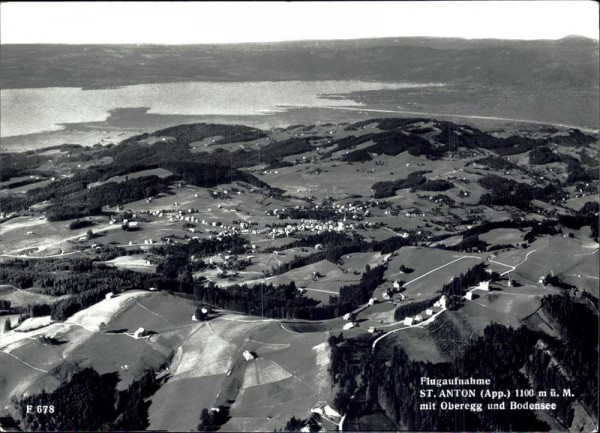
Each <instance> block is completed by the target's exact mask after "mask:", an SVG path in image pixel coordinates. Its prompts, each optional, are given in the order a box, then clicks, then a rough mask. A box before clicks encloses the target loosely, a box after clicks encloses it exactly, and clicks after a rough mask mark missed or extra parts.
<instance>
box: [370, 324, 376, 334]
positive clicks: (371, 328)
mask: <svg viewBox="0 0 600 433" xmlns="http://www.w3.org/2000/svg"><path fill="white" fill-rule="evenodd" d="M375 331H376V329H375V327H374V326H369V334H374V333H375Z"/></svg>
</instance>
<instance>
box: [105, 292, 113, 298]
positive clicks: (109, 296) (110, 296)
mask: <svg viewBox="0 0 600 433" xmlns="http://www.w3.org/2000/svg"><path fill="white" fill-rule="evenodd" d="M113 296H115V294H114V293H113V292H108V293H107V294H106V296H105V297H104V298H105V299H111V298H112V297H113Z"/></svg>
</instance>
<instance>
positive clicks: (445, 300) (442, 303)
mask: <svg viewBox="0 0 600 433" xmlns="http://www.w3.org/2000/svg"><path fill="white" fill-rule="evenodd" d="M439 303H440V308H446V305H447V303H448V298H446V295H442V297H441V298H440V300H439Z"/></svg>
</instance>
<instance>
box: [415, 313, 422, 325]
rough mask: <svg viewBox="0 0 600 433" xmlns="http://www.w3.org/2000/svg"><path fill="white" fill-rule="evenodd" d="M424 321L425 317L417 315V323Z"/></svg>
mask: <svg viewBox="0 0 600 433" xmlns="http://www.w3.org/2000/svg"><path fill="white" fill-rule="evenodd" d="M422 321H423V316H422V315H421V314H417V315H416V316H415V323H419V322H422Z"/></svg>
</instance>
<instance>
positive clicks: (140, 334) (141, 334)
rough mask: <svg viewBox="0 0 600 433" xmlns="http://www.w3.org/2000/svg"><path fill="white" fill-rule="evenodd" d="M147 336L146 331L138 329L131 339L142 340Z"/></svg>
mask: <svg viewBox="0 0 600 433" xmlns="http://www.w3.org/2000/svg"><path fill="white" fill-rule="evenodd" d="M147 335H148V331H146V330H145V329H144V328H141V327H140V328H138V330H137V331H135V332H134V333H133V338H135V339H136V340H137V339H139V338H143V337H146V336H147Z"/></svg>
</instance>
